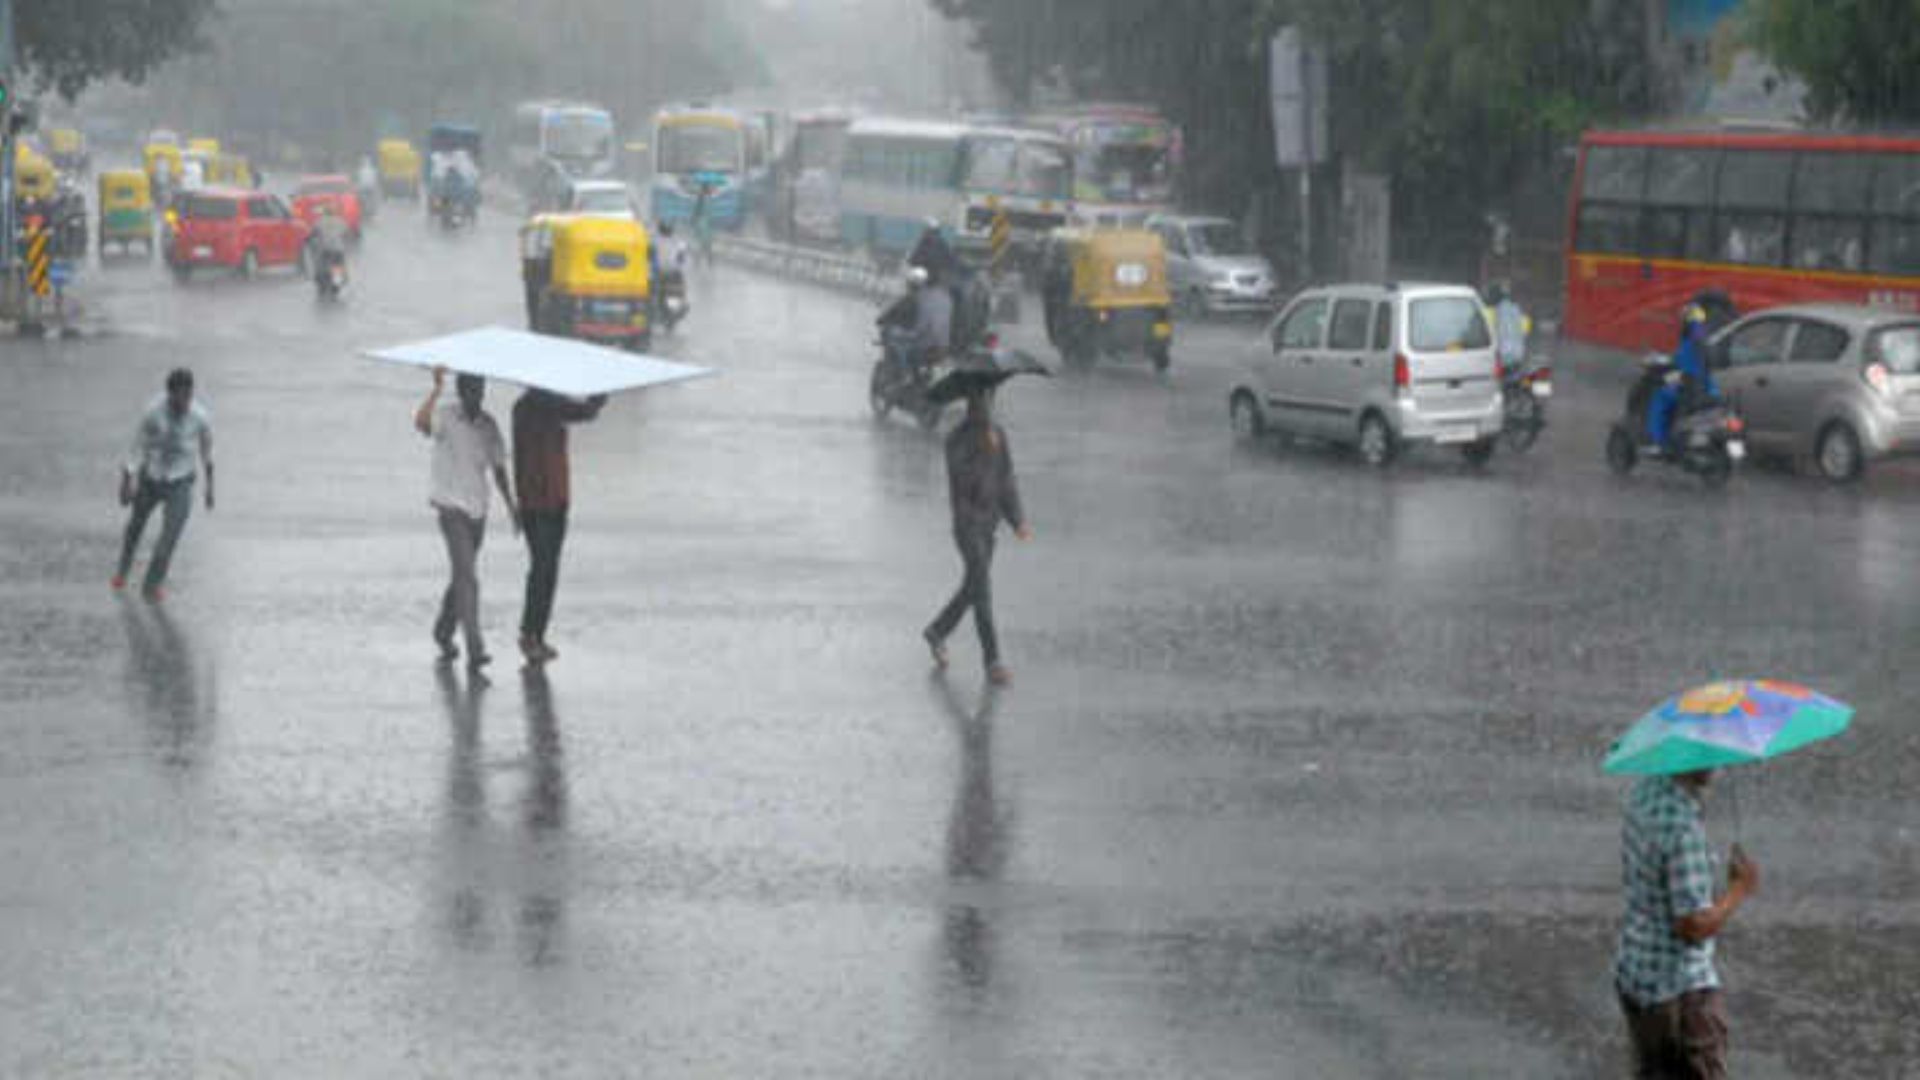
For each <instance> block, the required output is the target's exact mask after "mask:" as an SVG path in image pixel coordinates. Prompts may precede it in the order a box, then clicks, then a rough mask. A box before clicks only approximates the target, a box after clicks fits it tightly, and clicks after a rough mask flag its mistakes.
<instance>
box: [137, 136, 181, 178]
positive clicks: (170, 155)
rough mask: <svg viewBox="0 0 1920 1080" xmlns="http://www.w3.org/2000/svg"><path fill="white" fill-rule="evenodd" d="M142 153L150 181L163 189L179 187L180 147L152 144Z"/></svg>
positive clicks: (164, 143) (163, 143)
mask: <svg viewBox="0 0 1920 1080" xmlns="http://www.w3.org/2000/svg"><path fill="white" fill-rule="evenodd" d="M140 153H141V161H142V162H143V163H144V164H145V165H146V170H147V179H148V180H151V181H153V183H154V184H156V185H159V186H161V187H178V186H179V184H180V147H179V146H177V145H175V144H174V143H167V142H150V143H148V144H147V145H146V147H145V148H144V149H142V150H141V152H140Z"/></svg>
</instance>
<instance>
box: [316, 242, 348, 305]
mask: <svg viewBox="0 0 1920 1080" xmlns="http://www.w3.org/2000/svg"><path fill="white" fill-rule="evenodd" d="M346 288H347V257H346V256H345V255H342V254H340V253H339V252H337V251H329V252H323V253H321V254H320V256H319V257H318V258H316V259H315V260H314V267H313V291H314V294H315V295H316V296H318V297H319V298H320V299H321V300H322V301H324V302H329V303H332V302H337V301H338V300H339V299H340V297H341V294H343V293H344V292H346Z"/></svg>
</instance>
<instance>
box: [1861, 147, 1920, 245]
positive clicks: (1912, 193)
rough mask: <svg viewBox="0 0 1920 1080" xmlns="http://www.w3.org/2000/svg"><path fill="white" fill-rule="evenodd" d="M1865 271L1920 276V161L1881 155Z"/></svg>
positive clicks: (1876, 172) (1909, 157)
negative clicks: (1866, 268)
mask: <svg viewBox="0 0 1920 1080" xmlns="http://www.w3.org/2000/svg"><path fill="white" fill-rule="evenodd" d="M1873 215H1874V217H1873V225H1872V230H1871V233H1870V235H1869V237H1868V240H1869V243H1868V245H1867V251H1868V261H1867V266H1868V269H1871V270H1875V271H1878V272H1881V273H1889V274H1915V273H1920V158H1916V157H1914V156H1910V155H1898V156H1896V155H1893V154H1887V155H1883V156H1882V157H1881V159H1880V162H1879V168H1877V169H1875V170H1874V176H1873Z"/></svg>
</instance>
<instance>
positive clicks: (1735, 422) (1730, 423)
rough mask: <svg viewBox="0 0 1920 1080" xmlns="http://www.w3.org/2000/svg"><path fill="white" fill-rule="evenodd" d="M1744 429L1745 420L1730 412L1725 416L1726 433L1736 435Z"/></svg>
mask: <svg viewBox="0 0 1920 1080" xmlns="http://www.w3.org/2000/svg"><path fill="white" fill-rule="evenodd" d="M1745 430H1747V422H1746V421H1745V420H1742V419H1740V418H1739V417H1738V416H1734V415H1731V414H1729V415H1728V416H1727V434H1729V435H1738V434H1740V433H1741V432H1743V431H1745Z"/></svg>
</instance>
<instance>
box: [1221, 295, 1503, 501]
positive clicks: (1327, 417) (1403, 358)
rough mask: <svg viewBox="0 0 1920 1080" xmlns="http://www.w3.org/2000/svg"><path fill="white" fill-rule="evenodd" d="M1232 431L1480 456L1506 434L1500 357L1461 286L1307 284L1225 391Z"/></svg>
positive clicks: (1378, 449) (1388, 454)
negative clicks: (1424, 446) (1437, 447)
mask: <svg viewBox="0 0 1920 1080" xmlns="http://www.w3.org/2000/svg"><path fill="white" fill-rule="evenodd" d="M1228 407H1229V410H1230V415H1231V416H1232V418H1233V428H1234V431H1235V433H1236V434H1238V435H1239V436H1240V437H1242V438H1245V439H1254V438H1257V437H1259V436H1260V435H1262V434H1264V433H1266V432H1269V431H1278V432H1284V433H1288V434H1293V435H1305V436H1309V437H1312V438H1318V439H1326V440H1328V441H1331V442H1337V443H1343V444H1348V445H1352V446H1356V447H1358V448H1359V451H1360V456H1361V458H1362V459H1363V460H1365V461H1366V462H1367V463H1368V464H1369V465H1374V466H1383V465H1386V464H1387V463H1389V462H1391V461H1392V460H1393V459H1394V457H1395V456H1396V455H1397V454H1398V453H1399V452H1400V450H1401V449H1402V448H1404V447H1406V446H1409V445H1411V444H1419V443H1430V444H1435V445H1441V446H1457V447H1459V448H1460V452H1461V454H1462V455H1463V456H1465V458H1466V459H1467V461H1469V462H1470V463H1472V464H1474V465H1484V464H1485V463H1486V462H1487V460H1488V459H1489V458H1491V457H1492V456H1493V447H1494V441H1495V438H1496V437H1497V436H1498V435H1499V434H1500V427H1501V424H1502V420H1503V417H1502V410H1501V403H1500V362H1499V359H1498V358H1497V357H1496V356H1495V354H1494V347H1493V334H1492V332H1491V331H1490V330H1489V328H1488V326H1487V319H1486V312H1485V310H1484V308H1483V307H1482V306H1481V302H1480V296H1479V294H1478V293H1476V292H1474V290H1473V289H1471V288H1468V287H1467V286H1464V285H1333V286H1328V287H1325V288H1317V289H1308V290H1306V291H1305V292H1302V293H1301V294H1299V295H1298V296H1296V297H1294V299H1293V301H1292V302H1291V303H1289V304H1288V305H1287V306H1286V309H1285V310H1283V311H1282V312H1281V313H1280V316H1279V317H1278V318H1276V319H1275V320H1274V321H1273V324H1272V325H1271V326H1270V327H1269V328H1268V331H1267V335H1266V339H1265V341H1264V342H1262V345H1261V348H1260V351H1259V353H1258V354H1257V355H1256V357H1255V358H1254V359H1253V361H1252V362H1251V363H1250V364H1248V365H1247V367H1246V370H1245V371H1243V372H1242V373H1241V375H1240V376H1239V378H1238V379H1237V380H1236V382H1235V384H1234V387H1233V390H1232V391H1231V393H1230V394H1229V397H1228Z"/></svg>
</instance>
